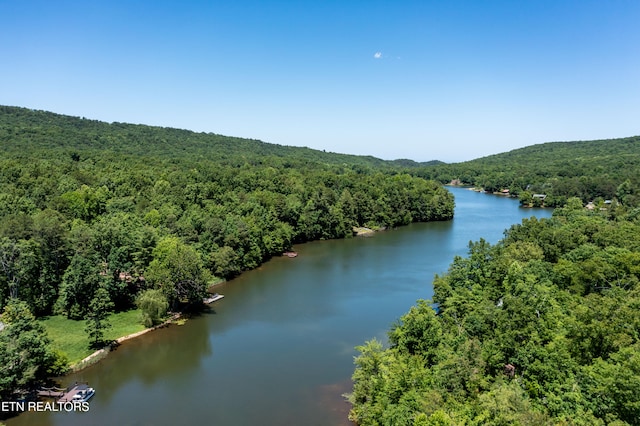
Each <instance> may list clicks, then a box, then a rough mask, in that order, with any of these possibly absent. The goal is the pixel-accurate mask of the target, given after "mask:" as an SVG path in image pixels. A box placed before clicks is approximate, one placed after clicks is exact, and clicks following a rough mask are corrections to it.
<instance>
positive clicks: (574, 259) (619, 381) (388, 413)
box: [349, 198, 640, 426]
mask: <svg viewBox="0 0 640 426" xmlns="http://www.w3.org/2000/svg"><path fill="white" fill-rule="evenodd" d="M639 279H640V209H638V208H635V209H627V208H624V207H618V208H617V209H615V210H603V211H600V210H596V211H588V210H586V209H585V208H584V207H583V205H582V202H581V200H579V199H577V198H572V199H569V200H568V203H567V206H566V207H564V208H560V209H557V210H556V211H555V212H554V215H553V217H552V218H551V219H541V220H537V219H535V218H531V219H528V220H524V221H523V223H522V224H520V225H514V226H512V227H511V229H509V230H508V231H507V232H506V234H505V238H504V239H503V240H502V241H501V242H500V243H498V244H496V245H495V246H491V245H489V244H488V243H486V242H484V241H479V242H475V243H472V244H470V247H469V255H468V257H466V258H462V257H456V258H455V259H454V260H453V263H452V264H451V266H450V268H449V271H448V272H447V273H446V274H445V275H443V276H440V277H436V278H435V281H434V290H435V295H434V299H433V303H435V307H436V308H435V309H434V307H432V305H431V303H432V302H428V301H419V302H418V304H417V306H414V307H412V308H411V310H410V311H409V312H408V313H407V314H406V315H404V316H403V317H402V318H400V320H399V321H398V323H397V324H396V325H395V326H393V327H392V330H391V331H390V332H389V343H390V347H389V348H388V349H383V346H382V344H381V343H380V342H378V341H376V340H373V341H370V342H368V343H366V344H365V345H364V346H361V347H359V348H358V349H359V351H360V355H359V356H358V357H357V359H356V370H355V372H354V374H353V381H354V387H353V392H352V393H351V394H350V396H349V400H350V401H351V402H352V404H353V408H352V410H351V413H350V418H351V419H352V420H354V421H355V422H356V423H357V424H358V425H362V426H365V425H416V426H417V425H550V424H558V425H585V426H586V425H589V426H592V425H626V424H629V425H638V424H640V342H639V337H640V283H639Z"/></svg>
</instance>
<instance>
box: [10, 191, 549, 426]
mask: <svg viewBox="0 0 640 426" xmlns="http://www.w3.org/2000/svg"><path fill="white" fill-rule="evenodd" d="M450 191H452V192H453V194H454V195H455V198H456V210H455V218H454V220H452V221H449V222H432V223H419V224H413V225H410V226H406V227H403V228H400V229H396V230H392V231H387V232H381V233H378V234H376V235H375V236H373V237H368V238H353V239H348V240H331V241H318V242H313V243H308V244H303V245H299V246H296V247H295V250H296V251H298V253H299V256H298V257H297V258H294V259H289V258H276V259H272V260H271V261H269V262H267V263H266V264H264V265H263V266H261V267H260V268H258V269H256V270H253V271H250V272H247V273H244V274H242V276H240V277H239V278H237V279H235V280H233V281H230V282H228V283H225V284H223V285H221V286H220V287H218V288H217V291H218V292H220V293H222V294H224V295H225V298H224V299H222V300H220V301H218V302H216V303H215V304H214V305H213V306H212V309H211V310H210V311H209V312H206V313H205V314H203V315H202V316H200V317H197V318H195V319H192V320H189V321H188V322H187V323H186V324H185V325H182V326H178V325H173V326H170V327H168V328H165V329H161V330H158V331H155V332H152V333H148V334H146V335H144V336H142V337H140V338H137V339H134V340H131V341H128V342H125V343H124V344H122V345H121V346H120V347H119V348H118V349H117V350H116V351H114V352H112V353H111V354H110V355H109V356H108V357H107V358H106V359H104V360H103V361H101V362H100V363H98V364H97V365H94V366H92V367H90V368H88V369H86V370H84V371H82V372H80V373H77V374H74V375H70V376H68V377H65V378H64V381H63V384H64V385H67V384H69V383H72V382H74V381H87V382H89V384H90V385H91V386H92V387H94V388H95V389H96V394H95V396H94V397H93V399H92V400H91V402H90V410H89V412H87V413H50V412H49V413H43V412H30V413H24V414H21V415H20V416H18V417H16V418H13V419H11V420H9V421H7V424H8V426H19V425H60V426H73V425H86V424H92V425H112V424H117V425H173V424H189V425H196V424H208V425H222V426H226V425H232V426H233V425H262V426H269V425H322V426H326V425H350V423H349V422H348V421H347V419H346V417H347V413H348V410H349V405H348V404H347V403H346V402H344V399H343V398H342V396H341V395H342V394H343V393H344V392H348V391H349V390H350V386H351V382H350V377H351V374H352V372H353V367H354V365H353V357H354V355H356V353H357V352H356V351H355V349H354V347H355V346H357V345H360V344H362V343H364V342H365V341H366V340H369V339H371V338H373V337H376V338H378V339H381V340H383V341H384V340H385V339H386V332H387V330H388V329H389V327H390V326H391V325H392V324H393V322H394V321H395V320H397V319H398V318H399V317H400V316H401V315H402V314H404V313H405V312H406V311H407V310H408V309H409V308H410V307H411V305H413V304H414V303H415V301H416V300H417V299H420V298H422V299H429V298H430V297H431V296H432V294H433V288H432V279H433V277H434V275H435V274H441V273H443V272H446V270H447V268H448V266H449V264H450V263H451V261H452V260H453V257H454V256H455V255H466V253H467V245H468V243H469V241H471V240H472V241H475V240H478V239H480V238H484V239H486V240H487V241H489V242H491V243H495V242H497V241H498V240H499V239H500V238H502V236H503V231H504V229H506V228H508V227H509V226H511V225H512V224H514V223H520V221H521V220H522V218H525V217H529V216H531V215H535V216H537V217H549V216H550V215H551V211H550V210H544V209H523V208H520V207H519V206H518V202H517V200H514V199H509V198H505V197H500V196H492V195H485V194H480V193H476V192H473V191H469V190H466V189H462V188H450Z"/></svg>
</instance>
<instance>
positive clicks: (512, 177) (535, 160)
mask: <svg viewBox="0 0 640 426" xmlns="http://www.w3.org/2000/svg"><path fill="white" fill-rule="evenodd" d="M639 168H640V136H634V137H629V138H622V139H608V140H595V141H581V142H550V143H545V144H539V145H533V146H528V147H525V148H521V149H516V150H513V151H510V152H506V153H502V154H497V155H492V156H488V157H484V158H479V159H476V160H472V161H467V162H464V163H456V164H447V165H437V166H436V167H430V168H425V169H423V171H422V176H424V177H428V178H430V179H436V180H439V181H440V182H443V183H446V182H450V181H452V180H454V179H458V180H459V181H460V182H461V183H463V184H468V185H473V186H476V187H479V188H484V189H485V190H486V191H490V192H494V191H501V190H503V189H509V190H510V193H511V194H514V195H519V194H522V193H523V192H525V191H526V192H528V195H529V196H531V195H532V194H536V193H538V194H545V195H546V196H547V197H546V199H545V201H544V202H545V205H547V206H562V205H564V203H565V202H566V201H567V199H568V198H570V197H579V198H580V199H581V200H582V201H583V203H587V202H589V201H596V202H597V201H599V200H613V199H617V201H619V202H621V203H624V204H626V205H630V206H635V205H638V204H639V203H640V194H639V192H638V190H637V188H638V185H640V175H639V174H638V173H637V170H638V169H639Z"/></svg>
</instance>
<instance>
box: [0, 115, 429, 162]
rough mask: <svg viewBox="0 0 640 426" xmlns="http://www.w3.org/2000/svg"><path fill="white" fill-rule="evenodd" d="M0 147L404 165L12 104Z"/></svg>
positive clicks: (0, 118)
mask: <svg viewBox="0 0 640 426" xmlns="http://www.w3.org/2000/svg"><path fill="white" fill-rule="evenodd" d="M0 147H1V149H2V151H8V152H12V153H15V154H19V153H23V154H26V155H32V154H33V153H34V151H39V150H47V151H50V150H56V151H58V152H65V153H67V152H68V153H70V154H76V155H79V156H80V157H82V155H83V152H85V151H89V152H91V151H94V150H105V151H108V152H112V153H114V154H124V155H139V156H144V157H147V156H149V155H153V156H154V157H159V158H191V159H206V160H213V161H216V162H223V163H232V164H244V162H245V161H249V162H255V161H264V162H266V163H270V162H271V161H273V158H274V157H275V158H278V159H279V160H280V161H282V162H283V163H287V162H288V161H291V162H293V163H294V164H295V165H298V164H300V163H304V162H309V161H311V162H315V163H324V164H336V165H350V166H356V165H358V166H368V167H394V168H397V167H398V166H400V165H401V164H396V163H394V162H389V161H384V160H381V159H379V158H375V157H371V156H357V155H347V154H337V153H327V152H323V151H318V150H313V149H310V148H300V147H292V146H283V145H277V144H271V143H264V142H261V141H258V140H253V139H243V138H237V137H231V136H223V135H218V134H214V133H198V132H192V131H189V130H182V129H175V128H168V127H157V126H146V125H140V124H127V123H117V122H115V123H105V122H102V121H98V120H90V119H85V118H80V117H72V116H67V115H61V114H55V113H52V112H48V111H39V110H31V109H27V108H20V107H12V106H0ZM415 164H416V165H417V164H418V163H415Z"/></svg>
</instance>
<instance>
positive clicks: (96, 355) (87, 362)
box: [61, 313, 182, 377]
mask: <svg viewBox="0 0 640 426" xmlns="http://www.w3.org/2000/svg"><path fill="white" fill-rule="evenodd" d="M181 317H182V314H181V313H176V314H173V315H172V316H171V317H170V318H169V319H168V320H166V321H164V322H163V323H161V324H158V325H154V326H153V327H149V328H145V329H144V330H140V331H138V332H136V333H132V334H127V335H126V336H122V337H118V338H117V339H115V340H114V341H112V342H111V343H110V344H108V345H107V346H105V347H104V348H102V349H98V350H96V351H95V352H93V353H92V354H90V355H88V356H87V357H85V358H84V359H82V360H80V361H78V362H76V363H75V364H72V365H70V366H69V370H68V371H67V373H65V374H64V376H68V375H69V374H73V373H77V372H79V371H82V370H84V369H85V368H87V367H90V366H92V365H94V364H97V363H98V362H100V361H101V360H102V359H104V358H106V356H107V355H109V352H111V351H112V350H113V349H114V348H116V347H118V346H120V345H121V344H122V342H126V341H127V340H131V339H135V338H136V337H140V336H142V335H144V334H147V333H149V332H151V331H155V330H157V329H159V328H165V327H168V326H169V325H171V324H173V323H174V322H175V321H177V320H179V319H180V318H181ZM64 376H61V377H64Z"/></svg>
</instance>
